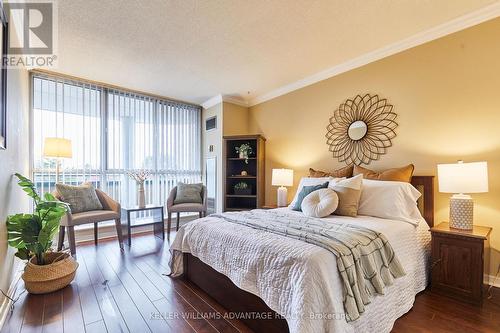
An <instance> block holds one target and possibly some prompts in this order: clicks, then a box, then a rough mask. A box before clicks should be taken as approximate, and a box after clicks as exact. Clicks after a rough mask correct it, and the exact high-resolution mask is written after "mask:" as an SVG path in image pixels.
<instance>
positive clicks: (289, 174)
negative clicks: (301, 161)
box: [272, 169, 293, 186]
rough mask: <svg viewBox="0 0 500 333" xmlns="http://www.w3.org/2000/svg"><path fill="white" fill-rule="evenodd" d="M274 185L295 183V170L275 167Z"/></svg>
mask: <svg viewBox="0 0 500 333" xmlns="http://www.w3.org/2000/svg"><path fill="white" fill-rule="evenodd" d="M272 185H273V186H292V185H293V170H290V169H273V179H272Z"/></svg>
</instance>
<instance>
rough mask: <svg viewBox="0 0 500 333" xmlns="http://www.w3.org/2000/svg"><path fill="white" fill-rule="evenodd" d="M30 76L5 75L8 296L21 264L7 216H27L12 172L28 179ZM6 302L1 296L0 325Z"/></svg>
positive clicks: (2, 162)
mask: <svg viewBox="0 0 500 333" xmlns="http://www.w3.org/2000/svg"><path fill="white" fill-rule="evenodd" d="M29 142H30V140H29V74H28V71H26V70H25V69H9V70H8V73H7V150H0V288H1V289H2V290H3V291H5V292H7V291H8V289H9V286H10V284H11V282H12V278H13V276H14V274H15V273H16V271H17V270H18V269H20V267H19V268H17V267H16V266H17V265H16V264H18V263H19V262H20V261H19V260H18V259H15V257H14V253H15V249H13V248H9V247H8V244H7V230H6V226H5V221H6V218H7V215H10V214H14V213H21V212H28V211H29V209H30V201H29V199H28V196H27V195H26V193H24V192H23V191H22V190H21V189H20V187H19V186H17V182H16V179H14V177H13V174H14V173H15V172H19V173H22V174H24V175H26V176H29ZM6 305H7V300H6V299H4V297H3V295H0V324H1V322H2V315H3V314H5V313H6V311H5V312H4V311H3V310H6V308H5V306H6Z"/></svg>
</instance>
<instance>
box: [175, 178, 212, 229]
mask: <svg viewBox="0 0 500 333" xmlns="http://www.w3.org/2000/svg"><path fill="white" fill-rule="evenodd" d="M201 191H202V193H201V197H202V203H201V204H199V203H182V204H177V205H174V200H175V196H176V195H177V186H175V187H174V188H173V189H172V190H171V191H170V194H169V195H168V200H167V213H168V221H167V235H170V225H171V222H172V213H177V226H176V230H179V218H180V213H188V212H198V213H199V215H200V218H201V217H203V216H207V187H206V186H203V187H202V190H201Z"/></svg>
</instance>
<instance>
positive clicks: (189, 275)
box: [184, 176, 434, 333]
mask: <svg viewBox="0 0 500 333" xmlns="http://www.w3.org/2000/svg"><path fill="white" fill-rule="evenodd" d="M411 183H412V185H413V186H415V188H417V190H419V191H420V193H422V196H421V198H420V199H419V201H418V203H417V204H418V207H419V210H420V212H421V214H422V216H423V217H424V218H425V220H426V221H427V224H428V225H429V227H432V226H434V176H413V178H412V180H411ZM184 279H187V280H189V281H190V282H192V283H194V284H195V285H197V286H198V287H199V288H201V289H202V290H203V291H204V292H206V293H207V294H208V295H209V296H210V297H212V298H213V299H215V300H216V301H217V302H218V303H219V304H221V305H222V306H223V307H224V308H226V309H227V310H228V311H229V312H232V313H237V314H242V313H251V314H254V315H255V314H257V318H258V319H255V318H242V319H240V320H241V321H242V322H243V323H245V324H246V325H247V326H248V327H250V328H251V329H252V330H254V331H255V332H280V333H281V332H288V331H289V330H288V325H287V322H286V320H285V319H284V318H283V317H281V316H280V315H279V314H277V313H276V312H274V311H273V310H271V309H270V308H269V307H268V306H267V305H266V303H264V301H263V300H262V299H260V298H259V297H257V296H256V295H254V294H251V293H249V292H246V291H244V290H241V289H240V288H238V287H237V286H236V285H234V284H233V283H232V282H231V280H230V279H229V278H228V277H226V276H225V275H223V274H221V273H219V272H217V271H216V270H214V269H213V268H212V267H210V266H208V265H207V264H205V263H203V262H202V261H201V260H199V259H198V258H196V257H195V256H193V255H191V254H189V253H186V254H184ZM249 317H250V316H249ZM262 318H266V319H262Z"/></svg>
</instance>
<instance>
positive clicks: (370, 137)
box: [326, 94, 398, 165]
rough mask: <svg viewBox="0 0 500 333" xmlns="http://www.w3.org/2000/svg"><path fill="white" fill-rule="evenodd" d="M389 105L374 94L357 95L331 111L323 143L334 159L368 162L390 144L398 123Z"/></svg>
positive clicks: (382, 152) (352, 162) (391, 106)
mask: <svg viewBox="0 0 500 333" xmlns="http://www.w3.org/2000/svg"><path fill="white" fill-rule="evenodd" d="M393 108H394V107H393V105H391V104H389V103H388V102H387V99H385V98H380V97H379V96H378V95H370V94H366V95H364V96H361V95H357V96H356V97H354V98H352V99H348V100H346V101H345V102H344V103H342V104H340V106H339V107H338V109H337V110H335V112H334V114H333V117H331V118H330V123H329V124H328V126H327V133H326V139H327V140H326V143H327V144H328V146H329V150H330V152H332V153H333V157H334V158H338V159H339V162H345V163H346V164H348V165H349V164H356V165H360V164H370V162H371V161H373V160H378V159H379V158H380V156H381V155H384V154H385V153H386V152H387V148H389V147H391V146H392V139H393V138H394V137H396V132H395V129H396V127H397V126H398V124H397V123H396V121H395V119H396V117H397V115H396V114H395V113H394V112H392V110H393Z"/></svg>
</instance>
